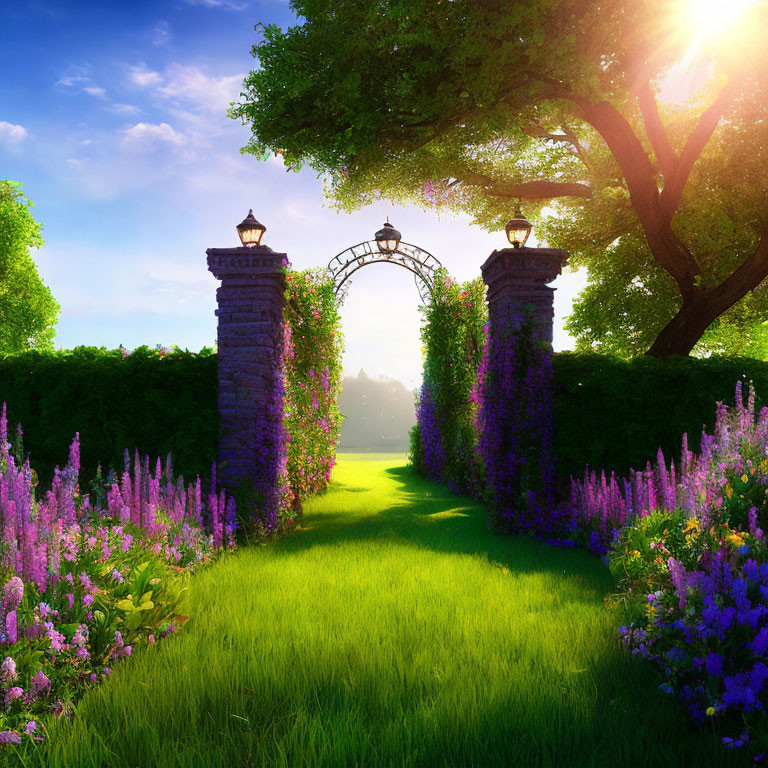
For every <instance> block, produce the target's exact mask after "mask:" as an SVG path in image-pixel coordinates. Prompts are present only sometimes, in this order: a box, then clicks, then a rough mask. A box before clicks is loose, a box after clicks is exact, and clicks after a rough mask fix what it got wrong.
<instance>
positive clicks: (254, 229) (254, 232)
mask: <svg viewBox="0 0 768 768" xmlns="http://www.w3.org/2000/svg"><path fill="white" fill-rule="evenodd" d="M266 231H267V228H266V227H265V226H264V225H263V224H259V222H258V221H256V217H255V216H254V215H253V208H251V210H249V211H248V215H247V216H246V217H245V218H244V219H243V220H242V221H241V222H240V223H239V224H238V225H237V234H238V235H240V242H241V243H242V244H243V245H244V246H245V247H246V248H253V247H254V246H256V245H261V237H262V235H263V234H264V233H265V232H266Z"/></svg>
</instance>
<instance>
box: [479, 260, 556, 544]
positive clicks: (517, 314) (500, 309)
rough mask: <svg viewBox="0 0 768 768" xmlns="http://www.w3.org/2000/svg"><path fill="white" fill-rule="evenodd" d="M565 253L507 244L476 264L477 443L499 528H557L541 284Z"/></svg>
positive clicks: (550, 293) (547, 306)
mask: <svg viewBox="0 0 768 768" xmlns="http://www.w3.org/2000/svg"><path fill="white" fill-rule="evenodd" d="M567 255H568V254H567V252H566V251H561V250H555V249H552V248H505V249H504V250H502V251H494V252H493V253H492V254H491V255H490V256H489V257H488V260H487V261H486V262H485V264H483V266H482V267H481V270H482V273H483V280H485V284H486V285H487V286H488V319H489V326H490V328H489V338H488V344H487V347H486V358H485V361H484V363H485V376H484V380H483V384H482V388H483V392H484V395H483V397H484V400H483V402H482V405H481V413H480V422H481V424H482V425H483V426H482V429H481V434H480V450H481V452H482V454H483V459H484V464H485V474H486V483H487V486H488V523H489V526H490V527H491V529H492V530H494V531H496V532H498V533H512V532H518V531H530V532H533V533H536V534H540V535H548V536H552V535H556V534H557V531H556V530H555V528H554V525H555V520H556V517H554V516H553V514H552V511H553V509H554V487H555V465H554V458H553V454H552V442H553V420H552V414H553V403H552V367H551V362H550V356H549V351H550V350H551V347H552V321H553V318H554V308H553V304H552V299H553V297H554V292H555V289H554V288H550V287H549V286H548V285H547V283H549V282H551V281H552V280H554V279H555V277H557V275H559V274H560V270H561V268H562V266H563V264H565V259H566V257H567ZM529 305H532V306H533V321H534V328H533V337H532V339H531V341H530V346H527V347H524V346H522V341H521V339H520V338H519V336H518V334H517V331H518V330H519V328H520V326H521V324H522V322H523V320H524V318H525V315H526V307H527V306H529ZM541 342H545V343H544V344H542V343H541ZM557 535H559V534H557Z"/></svg>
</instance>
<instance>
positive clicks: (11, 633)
mask: <svg viewBox="0 0 768 768" xmlns="http://www.w3.org/2000/svg"><path fill="white" fill-rule="evenodd" d="M5 631H6V633H7V635H8V642H9V643H10V644H11V645H13V643H15V642H16V641H17V640H18V639H19V625H18V623H17V621H16V611H8V614H7V616H6V617H5Z"/></svg>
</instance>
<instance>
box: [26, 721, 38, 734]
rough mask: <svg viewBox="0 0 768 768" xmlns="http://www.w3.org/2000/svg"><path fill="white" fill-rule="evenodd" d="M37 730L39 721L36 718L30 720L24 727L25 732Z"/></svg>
mask: <svg viewBox="0 0 768 768" xmlns="http://www.w3.org/2000/svg"><path fill="white" fill-rule="evenodd" d="M36 730H37V723H36V722H35V721H34V720H30V721H29V722H28V723H27V726H26V728H25V729H24V732H25V733H34V732H35V731H36Z"/></svg>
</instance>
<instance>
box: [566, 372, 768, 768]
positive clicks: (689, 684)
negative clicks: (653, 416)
mask: <svg viewBox="0 0 768 768" xmlns="http://www.w3.org/2000/svg"><path fill="white" fill-rule="evenodd" d="M754 403H755V394H754V389H753V388H752V387H751V386H750V392H749V398H748V401H747V403H746V404H744V403H743V402H742V394H741V383H740V382H739V384H738V385H737V389H736V405H735V408H733V409H728V408H727V407H726V406H724V405H723V404H722V403H718V405H717V418H716V424H715V430H714V434H712V435H708V434H706V433H704V434H703V435H702V439H701V445H702V452H701V454H700V455H698V456H695V455H694V454H692V453H691V452H690V451H689V450H688V447H687V440H686V438H685V437H684V438H683V448H682V453H681V459H680V462H679V464H678V467H677V468H675V465H674V463H670V465H669V466H667V465H666V462H665V460H664V457H663V455H662V454H661V452H659V455H658V458H657V462H656V466H655V467H654V468H651V467H650V465H648V466H647V467H646V469H645V471H643V472H634V473H632V475H631V476H630V478H618V479H617V478H616V477H614V476H612V477H611V478H610V479H608V478H606V477H605V474H604V473H603V474H602V475H601V476H600V478H598V477H597V476H596V474H595V473H589V472H587V473H585V477H584V480H582V481H574V482H573V495H572V504H571V507H570V510H571V513H572V514H571V519H570V523H571V526H572V528H573V529H574V530H575V531H576V532H577V533H576V538H579V539H580V540H581V541H582V542H588V543H589V545H590V546H591V548H592V549H593V550H594V551H596V552H598V553H603V552H606V551H607V552H608V555H607V558H608V561H609V565H610V568H611V571H612V573H613V574H614V575H615V576H616V578H617V580H618V586H619V594H618V595H617V596H616V601H617V602H618V603H620V604H621V606H622V607H623V608H624V610H625V611H626V614H627V624H625V625H623V626H622V627H620V629H619V634H620V636H621V638H622V641H623V643H624V644H625V645H626V647H627V648H628V649H630V650H631V652H632V653H633V654H636V655H639V656H641V657H643V658H645V659H647V660H649V661H652V662H653V663H655V664H656V665H657V666H658V667H659V669H660V670H661V672H662V675H663V678H664V682H663V683H662V684H661V685H660V689H661V690H662V691H664V692H665V693H668V694H675V695H677V696H678V697H679V698H680V699H681V700H682V701H683V702H684V703H685V705H686V706H687V708H688V711H689V713H690V715H691V717H692V718H693V719H694V720H695V721H697V722H704V721H707V720H710V721H720V722H721V723H722V726H723V728H724V730H725V731H726V732H727V733H728V734H729V735H727V736H724V737H723V744H724V745H725V746H726V747H728V748H729V749H735V750H744V751H747V752H749V753H750V756H751V757H752V758H753V759H755V760H760V759H761V758H762V755H763V752H764V750H765V749H766V748H767V747H768V729H766V714H765V709H766V706H767V705H768V543H767V542H766V537H765V534H764V531H765V530H768V528H767V526H768V458H766V457H768V408H763V409H762V410H761V412H760V414H759V416H757V418H756V415H755V407H754Z"/></svg>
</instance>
